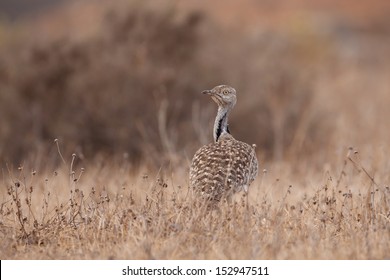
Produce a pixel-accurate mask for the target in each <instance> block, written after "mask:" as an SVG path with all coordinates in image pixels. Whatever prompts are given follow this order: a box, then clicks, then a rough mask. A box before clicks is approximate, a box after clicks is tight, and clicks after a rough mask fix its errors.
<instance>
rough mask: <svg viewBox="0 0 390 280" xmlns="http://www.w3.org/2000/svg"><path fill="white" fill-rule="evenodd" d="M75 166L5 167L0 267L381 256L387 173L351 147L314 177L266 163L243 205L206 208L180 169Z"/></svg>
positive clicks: (305, 169)
mask: <svg viewBox="0 0 390 280" xmlns="http://www.w3.org/2000/svg"><path fill="white" fill-rule="evenodd" d="M74 161H75V156H73V157H72V163H68V165H70V168H69V166H68V165H65V164H63V167H59V168H57V169H54V167H53V169H52V170H50V166H46V167H45V168H41V170H39V169H38V168H37V169H36V170H35V169H31V168H28V167H26V166H20V167H19V168H18V169H15V170H12V169H11V168H8V170H6V171H3V178H2V182H1V193H0V197H1V208H0V240H1V241H0V258H1V259H388V258H390V253H389V252H390V189H389V187H388V186H386V185H383V184H382V183H381V182H380V180H381V179H382V178H387V177H386V172H385V170H384V171H382V172H381V171H378V172H376V178H374V177H373V175H371V174H370V171H369V170H368V169H367V167H365V166H363V163H362V160H360V159H359V158H358V155H357V154H356V153H353V151H351V152H349V153H348V155H347V156H346V157H345V161H344V162H343V159H340V161H339V162H340V163H339V164H331V165H329V166H327V167H326V166H325V167H324V168H322V169H321V168H318V167H315V166H316V165H313V164H311V165H310V164H308V163H300V164H292V163H291V162H275V163H271V164H270V165H269V166H268V169H267V170H264V172H263V173H262V174H259V177H258V179H257V180H256V181H255V182H254V184H253V185H252V186H251V188H250V192H249V196H248V197H246V196H245V195H242V194H241V195H237V196H236V197H235V201H233V203H232V204H230V205H229V204H227V203H221V205H220V207H219V209H217V210H214V211H211V212H207V211H205V209H204V207H201V205H199V204H198V203H196V202H197V201H196V199H195V197H194V194H193V193H192V192H191V191H190V190H189V188H188V180H187V175H188V174H187V169H185V168H183V167H176V168H174V167H172V168H170V170H163V169H162V170H160V171H153V172H151V171H149V172H148V171H146V170H147V169H145V168H143V169H142V168H141V169H138V170H137V171H135V170H133V169H132V167H131V166H130V165H129V164H126V163H112V164H108V163H106V162H102V163H100V164H92V163H91V164H88V165H87V166H85V169H84V168H83V169H82V168H81V167H78V166H77V164H75V162H74ZM335 162H336V161H335ZM168 171H169V172H168ZM163 172H164V173H163ZM167 174H168V175H167ZM377 178H378V179H377ZM376 180H378V181H376Z"/></svg>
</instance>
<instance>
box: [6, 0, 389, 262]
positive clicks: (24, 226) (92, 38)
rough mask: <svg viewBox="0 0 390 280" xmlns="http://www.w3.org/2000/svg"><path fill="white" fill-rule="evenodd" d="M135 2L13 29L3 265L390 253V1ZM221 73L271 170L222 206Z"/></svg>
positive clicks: (51, 16)
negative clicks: (211, 163)
mask: <svg viewBox="0 0 390 280" xmlns="http://www.w3.org/2000/svg"><path fill="white" fill-rule="evenodd" d="M118 2H120V3H117V4H115V5H114V4H110V1H101V2H99V3H97V2H95V1H92V2H91V3H88V1H86V2H84V3H83V4H77V3H76V4H73V5H70V6H69V7H67V8H66V7H63V10H62V9H60V10H54V11H52V12H46V13H43V14H42V15H39V16H37V18H35V19H27V20H25V21H20V22H17V23H14V24H12V23H8V22H6V21H4V22H1V23H0V25H1V26H0V165H1V168H2V173H1V181H0V239H1V242H0V258H1V259H247V258H248V259H255V258H262V259H388V258H390V253H389V252H390V189H389V186H390V175H389V174H390V173H389V170H390V161H389V160H388V157H387V155H388V154H389V153H390V146H389V143H390V123H389V121H388V120H389V119H390V111H389V109H388V107H389V105H390V79H389V77H390V49H389V48H388V46H389V45H390V30H389V28H388V26H390V25H389V20H388V19H389V18H390V16H389V14H388V13H387V14H386V9H384V8H383V5H386V4H385V1H383V2H382V1H379V0H378V1H373V2H372V3H371V4H370V9H369V10H367V14H365V16H364V17H363V16H362V11H364V10H365V8H364V7H365V6H364V5H363V4H362V6H356V7H355V6H354V7H353V9H347V10H348V11H346V9H342V7H337V3H333V2H330V3H333V4H329V7H327V6H326V5H324V7H321V5H320V4H318V5H319V7H316V6H315V5H313V6H310V5H307V4H305V3H306V2H305V1H296V6H294V5H293V4H290V5H291V6H290V8H289V9H286V7H285V6H284V5H283V4H274V5H271V6H272V7H271V6H269V5H267V4H266V3H265V2H267V1H265V2H264V3H262V4H259V3H257V2H256V1H252V0H246V1H243V2H242V5H240V7H236V6H235V5H234V1H225V2H226V3H227V4H226V5H227V7H228V8H227V9H226V10H225V12H224V13H223V16H222V15H221V12H220V10H219V9H218V7H216V6H215V4H212V5H210V6H208V7H207V8H205V6H204V5H203V4H202V1H185V2H184V1H171V2H169V5H167V2H166V1H155V2H153V3H154V4H153V5H151V4H150V3H149V2H147V1H146V2H145V1H118ZM141 2H142V3H141ZM293 2H294V1H293ZM319 2H321V1H319ZM347 2H348V1H347ZM65 6H66V5H65ZM229 7H230V8H229ZM337 8H340V10H338V12H337V13H336V12H335V9H337ZM321 9H323V10H321ZM320 10H321V11H322V14H321V16H320V15H319V11H320ZM77 13H83V14H84V15H85V18H82V17H73V15H76V14H77ZM68 17H70V18H71V19H72V20H69V18H68ZM67 23H69V24H67ZM36 30H41V32H40V33H39V34H37V33H36ZM216 84H230V85H232V86H234V87H235V88H236V89H237V91H238V103H237V105H236V107H235V109H234V111H233V112H232V115H231V119H230V127H231V131H232V133H233V135H234V136H235V137H236V138H238V139H240V140H244V141H246V142H248V143H256V145H257V151H258V158H259V161H260V171H261V172H260V174H259V176H258V178H257V179H256V180H255V182H254V183H253V185H252V186H251V188H250V191H249V196H247V197H245V196H243V195H237V197H236V200H235V201H234V203H233V204H231V205H228V204H225V203H222V204H221V205H220V208H219V210H215V211H212V212H209V213H207V212H205V211H204V209H203V208H201V207H199V206H198V204H197V203H195V202H196V198H195V197H194V193H192V191H191V190H190V189H189V188H188V167H189V161H190V160H191V157H192V155H193V154H194V152H195V150H196V149H197V148H198V147H199V146H200V145H202V144H205V143H207V142H209V141H211V140H212V136H211V126H212V122H213V118H214V114H215V104H213V103H212V102H210V100H209V99H207V98H204V97H203V96H202V95H201V94H200V92H201V91H202V90H204V89H207V88H211V87H213V86H215V85H216Z"/></svg>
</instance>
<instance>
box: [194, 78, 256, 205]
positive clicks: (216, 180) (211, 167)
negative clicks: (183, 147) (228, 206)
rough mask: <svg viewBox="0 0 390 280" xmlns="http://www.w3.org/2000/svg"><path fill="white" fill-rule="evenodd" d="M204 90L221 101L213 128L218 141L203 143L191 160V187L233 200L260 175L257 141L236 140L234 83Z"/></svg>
mask: <svg viewBox="0 0 390 280" xmlns="http://www.w3.org/2000/svg"><path fill="white" fill-rule="evenodd" d="M202 93H203V94H205V95H208V96H210V97H211V99H212V100H213V101H214V102H215V103H217V105H218V111H217V116H216V118H215V122H214V129H213V138H214V141H213V142H212V143H210V144H207V145H205V146H202V147H201V148H200V149H199V150H198V151H197V152H196V153H195V154H194V157H193V159H192V161H191V166H190V172H189V177H190V178H189V182H190V187H191V188H192V189H193V190H194V191H195V193H198V194H200V195H201V197H202V198H205V199H206V201H208V202H212V203H214V204H215V203H219V202H220V201H222V200H226V201H228V202H230V201H231V200H232V196H233V195H234V194H235V193H237V192H240V191H244V192H245V193H247V192H248V188H249V185H250V184H251V183H252V182H253V181H254V180H255V178H256V176H257V173H258V161H257V157H256V152H255V145H253V146H251V145H249V144H247V143H245V142H241V141H238V140H236V139H235V138H234V137H233V136H232V135H231V133H230V131H229V124H228V117H229V113H230V111H231V110H232V109H233V107H234V105H235V104H236V102H237V94H236V90H235V89H234V88H233V87H231V86H228V85H218V86H216V87H214V88H213V89H211V90H204V91H202Z"/></svg>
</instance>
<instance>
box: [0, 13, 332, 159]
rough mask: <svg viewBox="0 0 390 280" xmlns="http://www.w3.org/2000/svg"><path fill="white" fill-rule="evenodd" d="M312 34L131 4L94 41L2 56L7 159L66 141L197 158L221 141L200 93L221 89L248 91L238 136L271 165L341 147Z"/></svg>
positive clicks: (322, 51)
mask: <svg viewBox="0 0 390 280" xmlns="http://www.w3.org/2000/svg"><path fill="white" fill-rule="evenodd" d="M313 34H314V32H311V31H310V30H309V32H308V33H307V34H303V35H302V34H300V35H299V36H300V37H297V36H296V34H295V35H294V34H292V36H288V34H287V36H286V34H281V33H277V32H267V31H265V30H263V31H261V32H258V33H256V34H254V35H252V36H247V34H245V35H242V34H240V32H229V31H228V32H227V31H226V30H222V29H221V28H219V27H218V26H217V25H216V24H215V22H213V21H212V20H210V18H208V17H207V15H206V14H203V13H200V12H196V11H190V12H188V13H187V14H185V15H183V14H178V13H177V12H176V11H175V9H172V8H163V9H154V10H152V9H148V8H146V7H132V8H129V7H128V6H127V8H126V9H111V10H110V11H107V12H106V13H105V15H104V21H103V24H102V27H101V29H100V31H99V32H97V34H94V36H90V37H88V38H87V39H84V40H75V39H72V38H69V37H68V36H60V38H58V36H57V37H56V38H55V39H54V37H53V39H50V38H49V39H47V40H44V41H39V40H37V41H35V42H34V41H28V40H26V41H25V42H23V40H22V41H21V42H19V44H14V45H13V46H12V48H2V49H1V51H0V112H1V118H0V157H1V158H2V159H4V160H5V161H7V162H12V163H16V164H18V163H19V162H20V161H22V160H23V159H25V158H26V157H27V156H28V155H29V154H31V153H36V152H39V151H42V150H47V149H48V147H52V148H53V147H54V144H53V140H54V139H55V138H58V139H60V141H61V143H62V146H63V149H64V150H65V153H73V152H77V154H78V155H80V157H83V156H84V157H85V158H90V159H93V158H94V157H95V156H96V155H123V154H127V155H128V156H129V158H130V160H131V161H132V162H140V161H146V162H148V163H153V164H157V165H160V164H161V163H162V162H164V161H165V160H167V159H170V160H172V158H173V157H176V158H179V159H180V158H181V159H183V158H185V159H189V158H191V156H192V154H193V152H194V151H195V149H196V148H197V147H199V145H201V144H204V143H207V142H209V141H211V139H212V138H211V126H212V123H213V118H214V114H215V112H214V110H215V104H212V103H211V102H210V100H208V99H207V98H204V97H203V96H201V95H200V94H199V92H201V91H202V90H203V89H205V88H210V87H213V86H215V85H217V84H230V85H232V86H234V87H235V88H236V89H237V90H238V93H239V99H238V100H239V101H238V104H237V106H236V108H235V110H234V111H233V113H232V116H231V120H230V122H231V130H232V132H233V133H234V135H235V136H236V138H239V139H242V140H244V141H247V142H249V143H256V144H257V146H258V147H259V151H261V154H262V157H274V158H276V159H280V158H283V157H285V156H286V155H287V156H288V155H291V154H299V156H303V155H310V154H311V153H312V152H313V151H315V150H316V149H317V148H318V147H319V146H323V145H324V144H326V143H328V142H329V141H330V140H331V138H332V134H331V133H330V132H331V131H332V127H331V125H330V124H329V118H324V117H323V116H324V114H326V113H328V112H326V111H325V108H326V107H324V108H322V107H318V106H317V105H318V104H315V102H317V103H318V101H316V98H315V96H316V93H317V91H318V88H316V85H314V81H315V80H316V78H317V76H318V73H320V72H321V73H323V72H324V71H329V70H330V69H331V67H332V66H331V65H332V62H331V61H329V57H330V55H329V53H328V52H329V49H331V48H328V45H327V41H326V40H327V39H326V38H323V37H321V34H317V35H313ZM319 66H320V67H319ZM319 68H320V70H319Z"/></svg>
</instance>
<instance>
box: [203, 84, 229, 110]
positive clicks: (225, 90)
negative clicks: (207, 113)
mask: <svg viewBox="0 0 390 280" xmlns="http://www.w3.org/2000/svg"><path fill="white" fill-rule="evenodd" d="M202 93H203V94H207V95H210V96H211V98H212V99H213V100H214V101H215V103H217V104H218V106H219V107H230V108H232V107H233V106H234V105H235V104H236V102H237V96H236V90H235V89H234V88H232V87H231V86H226V85H220V86H216V87H214V88H213V89H209V90H204V91H202Z"/></svg>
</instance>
